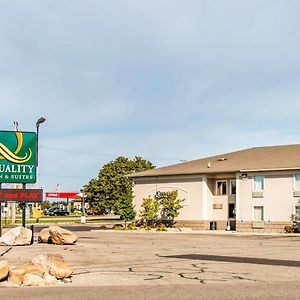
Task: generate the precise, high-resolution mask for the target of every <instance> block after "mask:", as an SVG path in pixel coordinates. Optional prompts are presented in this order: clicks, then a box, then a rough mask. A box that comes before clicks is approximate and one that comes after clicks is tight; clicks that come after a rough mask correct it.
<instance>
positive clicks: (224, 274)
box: [0, 227, 300, 299]
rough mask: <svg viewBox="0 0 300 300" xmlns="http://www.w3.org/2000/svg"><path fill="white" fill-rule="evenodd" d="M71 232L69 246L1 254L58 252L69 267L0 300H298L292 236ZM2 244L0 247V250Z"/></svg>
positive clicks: (299, 240)
mask: <svg viewBox="0 0 300 300" xmlns="http://www.w3.org/2000/svg"><path fill="white" fill-rule="evenodd" d="M74 231H76V228H75V227H74ZM77 234H78V236H79V240H78V243H77V244H76V245H72V246H54V245H47V244H34V245H33V246H28V247H27V246H25V247H14V248H12V249H11V250H10V251H8V252H7V253H6V254H4V255H3V257H2V258H4V259H7V260H8V261H9V263H10V264H21V263H22V262H27V261H30V260H31V259H32V258H33V257H34V256H35V255H38V254H42V253H48V252H59V253H61V254H62V255H63V256H64V257H65V259H66V261H67V262H68V263H69V264H70V265H71V266H72V267H73V268H74V276H73V282H72V284H68V285H65V286H63V287H51V288H14V289H8V288H1V289H0V299H4V297H6V298H5V299H19V298H18V297H20V296H21V295H22V299H33V298H39V299H53V297H54V295H57V296H58V298H57V299H115V298H116V297H117V298H118V299H219V298H222V299H299V292H300V287H299V286H300V285H299V281H300V247H299V245H300V237H298V236H297V237H288V236H283V235H282V236H279V235H278V236H260V235H238V234H226V235H218V234H213V235H212V234H200V233H165V232H161V233H159V232H118V231H99V230H92V231H78V232H77ZM7 248H8V247H5V246H0V253H3V252H4V251H5V250H6V249H7ZM2 297H3V298H2Z"/></svg>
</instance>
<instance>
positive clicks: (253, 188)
mask: <svg viewBox="0 0 300 300" xmlns="http://www.w3.org/2000/svg"><path fill="white" fill-rule="evenodd" d="M254 177H262V178H263V184H262V185H263V188H262V189H261V190H256V189H255V184H254V182H255V181H254ZM265 189H266V176H265V175H253V176H252V191H253V192H263V191H264V190H265Z"/></svg>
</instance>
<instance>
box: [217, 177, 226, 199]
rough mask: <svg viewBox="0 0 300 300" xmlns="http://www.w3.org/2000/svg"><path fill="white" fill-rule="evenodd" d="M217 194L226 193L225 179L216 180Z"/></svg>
mask: <svg viewBox="0 0 300 300" xmlns="http://www.w3.org/2000/svg"><path fill="white" fill-rule="evenodd" d="M217 195H227V180H220V181H217Z"/></svg>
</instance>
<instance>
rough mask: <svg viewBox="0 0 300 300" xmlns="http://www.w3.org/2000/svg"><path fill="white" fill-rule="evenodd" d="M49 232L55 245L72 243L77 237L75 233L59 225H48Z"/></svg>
mask: <svg viewBox="0 0 300 300" xmlns="http://www.w3.org/2000/svg"><path fill="white" fill-rule="evenodd" d="M49 233H50V238H51V242H52V243H53V244H56V245H72V244H75V243H76V241H77V239H78V237H77V236H76V234H74V233H73V232H71V231H69V230H66V229H63V228H61V227H59V226H50V227H49Z"/></svg>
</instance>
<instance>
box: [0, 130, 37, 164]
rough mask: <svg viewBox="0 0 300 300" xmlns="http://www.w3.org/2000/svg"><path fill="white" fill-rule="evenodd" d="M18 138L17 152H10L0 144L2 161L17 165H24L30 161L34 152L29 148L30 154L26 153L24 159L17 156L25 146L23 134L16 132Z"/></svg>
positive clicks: (0, 158)
mask: <svg viewBox="0 0 300 300" xmlns="http://www.w3.org/2000/svg"><path fill="white" fill-rule="evenodd" d="M15 135H16V138H17V147H16V149H15V151H13V152H12V151H10V150H9V149H8V148H7V147H6V146H5V145H3V144H2V143H0V160H7V161H9V162H12V163H15V164H23V163H25V162H27V161H28V160H30V158H31V156H32V151H31V149H30V148H29V149H28V153H26V154H25V155H24V156H23V157H21V156H18V155H17V154H18V153H19V151H20V150H21V149H22V145H23V135H22V132H19V131H16V132H15Z"/></svg>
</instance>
